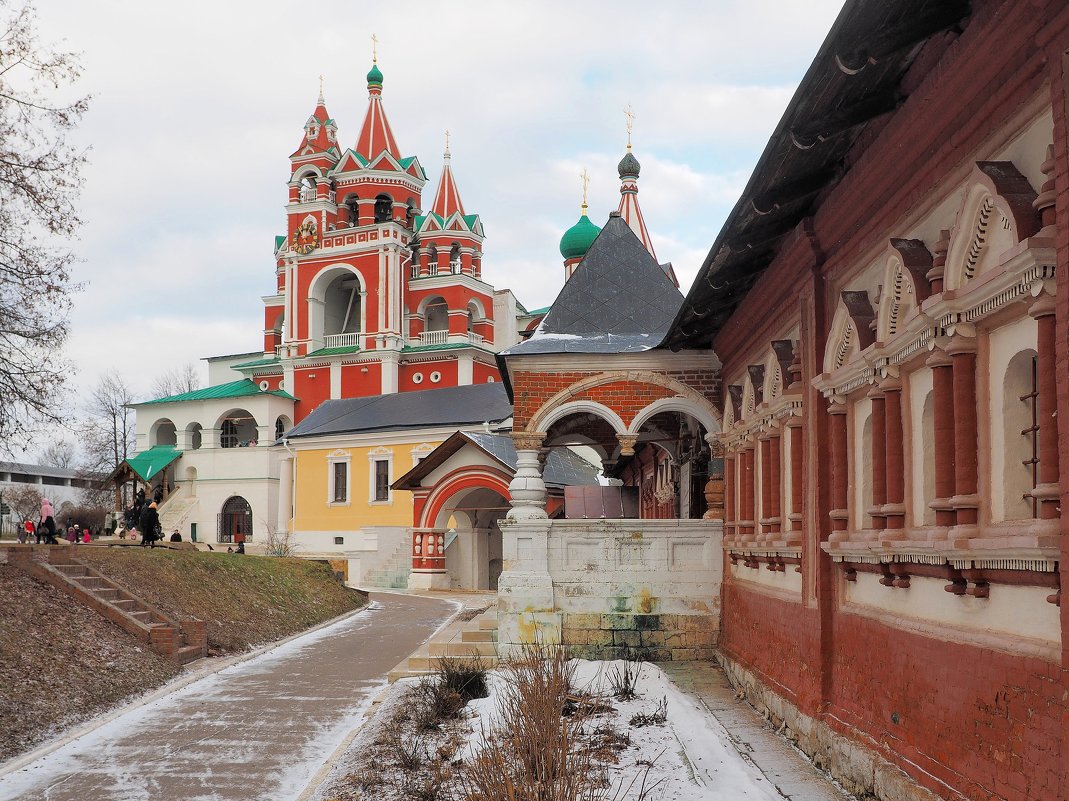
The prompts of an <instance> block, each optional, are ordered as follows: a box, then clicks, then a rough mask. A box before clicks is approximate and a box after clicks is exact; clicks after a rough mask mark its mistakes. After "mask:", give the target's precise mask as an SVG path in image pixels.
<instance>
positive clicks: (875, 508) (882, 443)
mask: <svg viewBox="0 0 1069 801" xmlns="http://www.w3.org/2000/svg"><path fill="white" fill-rule="evenodd" d="M869 398H870V399H871V400H872V506H871V507H870V508H869V509H867V510H866V512H867V513H868V514H869V515H870V516H871V518H872V528H873V532H874V533H873V534H872V537H873V538H875V537H878V536H879V533H880V532H882V531H883V528H884V516H883V505H884V504H885V503H887V405H886V404H887V399H886V398H885V397H884V395H883V391H882V390H880V389H878V388H875V389H873V390H872V391H870V392H869Z"/></svg>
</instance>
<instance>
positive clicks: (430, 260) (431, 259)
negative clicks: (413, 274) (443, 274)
mask: <svg viewBox="0 0 1069 801" xmlns="http://www.w3.org/2000/svg"><path fill="white" fill-rule="evenodd" d="M427 272H428V273H430V274H431V275H438V248H436V247H435V246H434V245H431V246H430V249H429V250H428V251H427Z"/></svg>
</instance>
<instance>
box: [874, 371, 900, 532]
mask: <svg viewBox="0 0 1069 801" xmlns="http://www.w3.org/2000/svg"><path fill="white" fill-rule="evenodd" d="M880 388H881V389H882V390H883V397H884V427H885V431H886V435H887V436H886V439H885V440H884V441H885V442H886V446H885V448H884V464H885V465H886V470H885V471H884V475H885V479H886V485H885V486H886V494H887V497H886V500H885V502H884V506H883V513H884V527H885V529H887V531H885V533H884V538H885V539H900V538H901V537H900V536H899V535H896V534H892V533H890V532H893V531H899V530H901V529H902V528H904V527H905V524H906V506H905V503H906V467H905V454H904V450H903V444H904V435H903V432H902V382H901V381H899V380H898V379H897V378H888V379H886V380H885V381H883V382H882V383H881V385H880Z"/></svg>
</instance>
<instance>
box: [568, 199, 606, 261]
mask: <svg viewBox="0 0 1069 801" xmlns="http://www.w3.org/2000/svg"><path fill="white" fill-rule="evenodd" d="M600 233H601V229H600V228H599V227H598V226H596V225H595V224H594V223H592V222H591V221H590V218H589V217H587V216H586V209H585V208H584V210H583V214H582V216H581V217H580V218H579V222H577V223H576V224H575V225H573V226H572V227H571V228H569V229H568V230H567V231H565V232H564V236H562V237H561V238H560V255H562V256H563V257H564V258H566V259H574V258H578V257H580V256H585V255H586V252H587V251H588V250H590V246H591V245H592V244H593V243H594V240H595V239H597V238H598V234H600Z"/></svg>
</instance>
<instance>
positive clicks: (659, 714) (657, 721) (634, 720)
mask: <svg viewBox="0 0 1069 801" xmlns="http://www.w3.org/2000/svg"><path fill="white" fill-rule="evenodd" d="M667 721H668V699H667V698H662V699H661V700H660V701H659V702H658V703H657V706H656V707H654V710H653V711H652V712H639V713H638V714H636V715H633V716H632V717H631V721H630V722H631V725H632V726H634V727H635V728H636V729H640V728H642V727H643V726H662V725H664V724H665V723H666V722H667Z"/></svg>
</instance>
